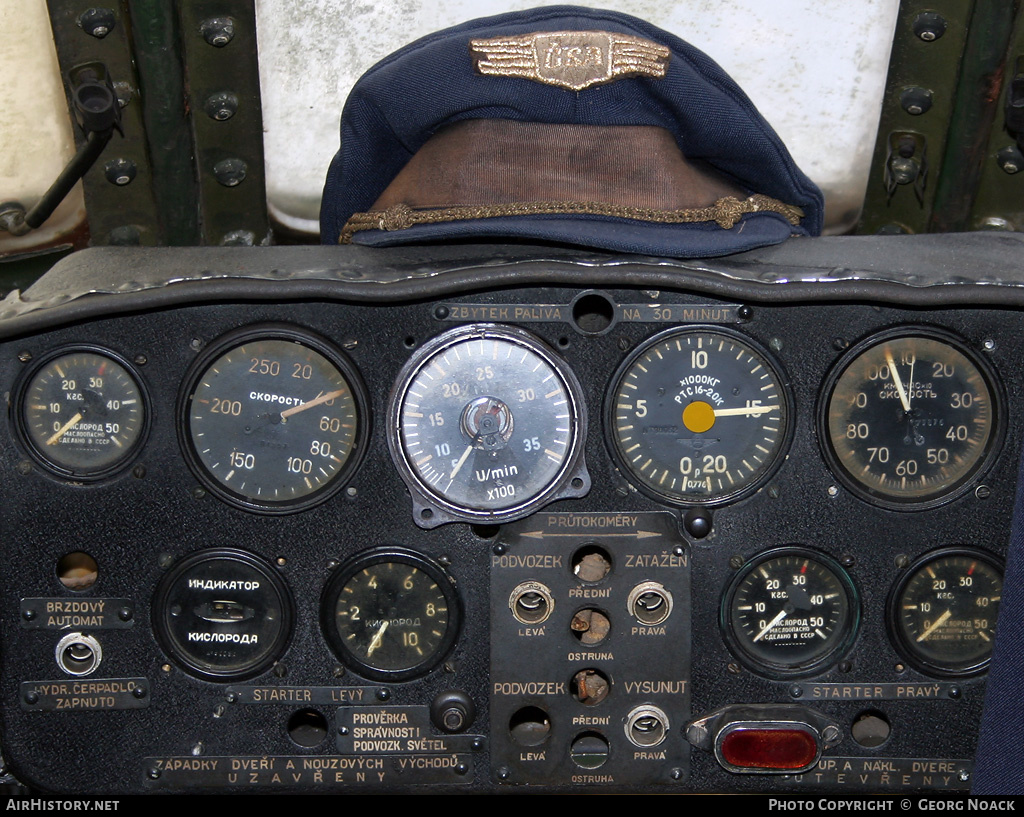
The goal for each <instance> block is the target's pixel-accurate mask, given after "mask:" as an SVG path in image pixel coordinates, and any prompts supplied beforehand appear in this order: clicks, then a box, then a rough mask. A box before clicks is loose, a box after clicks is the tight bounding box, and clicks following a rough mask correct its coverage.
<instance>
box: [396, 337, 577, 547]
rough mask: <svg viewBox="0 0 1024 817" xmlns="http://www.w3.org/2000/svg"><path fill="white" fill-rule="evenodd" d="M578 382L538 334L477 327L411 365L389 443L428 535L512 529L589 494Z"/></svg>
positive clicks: (423, 352)
mask: <svg viewBox="0 0 1024 817" xmlns="http://www.w3.org/2000/svg"><path fill="white" fill-rule="evenodd" d="M584 428H585V415H584V413H583V400H582V396H581V393H580V387H579V384H578V383H577V381H576V378H575V377H574V376H573V374H572V372H571V371H570V370H569V368H568V367H567V366H566V365H565V364H564V363H562V362H561V361H560V360H558V358H557V357H555V355H554V354H553V353H552V352H551V351H550V350H548V349H547V347H545V346H544V344H543V343H542V342H541V341H540V340H539V339H537V338H535V337H534V336H533V335H530V334H529V333H527V332H524V331H522V330H519V329H515V328H512V327H498V326H491V325H477V326H468V327H464V328H459V329H455V330H452V331H450V332H446V333H444V334H443V335H440V336H438V337H436V338H434V339H433V340H432V341H430V342H429V343H427V344H425V345H424V346H423V347H422V348H421V349H420V350H418V352H417V354H415V355H414V356H413V357H412V359H410V361H409V362H408V363H407V364H406V366H405V368H404V369H403V371H402V373H401V374H400V375H399V379H398V383H397V384H396V386H395V389H394V391H393V393H392V408H391V411H390V413H389V416H388V443H389V445H390V446H391V453H392V456H393V458H394V460H395V463H396V465H397V466H398V469H399V472H400V473H401V475H402V478H403V479H404V480H405V482H406V484H407V485H408V486H409V489H410V492H411V493H412V495H413V502H414V506H415V510H414V518H415V520H416V523H417V524H418V525H420V526H421V527H434V526H436V525H438V524H441V523H442V522H446V521H452V520H463V521H488V522H497V521H506V520H509V519H513V518H518V517H520V516H524V515H525V514H527V513H529V512H530V511H532V510H534V509H536V508H538V507H540V506H541V505H544V504H547V503H548V502H551V501H552V500H554V499H557V498H560V497H564V496H580V495H582V494H584V493H586V491H587V489H588V488H589V479H588V478H587V475H586V470H585V468H584V467H583V464H582V462H580V460H581V448H582V446H581V442H580V441H581V439H582V438H583V434H584Z"/></svg>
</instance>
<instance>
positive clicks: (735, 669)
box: [725, 664, 742, 675]
mask: <svg viewBox="0 0 1024 817" xmlns="http://www.w3.org/2000/svg"><path fill="white" fill-rule="evenodd" d="M725 668H726V669H727V670H729V672H730V673H732V674H733V675H739V674H740V673H741V672H742V670H741V669H740V665H739V664H726V667H725Z"/></svg>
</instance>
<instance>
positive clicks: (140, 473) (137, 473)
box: [132, 465, 146, 479]
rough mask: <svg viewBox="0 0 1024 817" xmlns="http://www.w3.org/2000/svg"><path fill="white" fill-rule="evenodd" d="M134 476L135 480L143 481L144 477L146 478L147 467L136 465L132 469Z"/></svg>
mask: <svg viewBox="0 0 1024 817" xmlns="http://www.w3.org/2000/svg"><path fill="white" fill-rule="evenodd" d="M132 476H133V477H135V479H142V478H143V477H144V476H146V466H145V465H136V466H135V467H134V468H133V469H132Z"/></svg>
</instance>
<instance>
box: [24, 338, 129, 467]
mask: <svg viewBox="0 0 1024 817" xmlns="http://www.w3.org/2000/svg"><path fill="white" fill-rule="evenodd" d="M16 401H17V406H18V409H17V412H16V414H15V418H16V423H15V425H16V427H17V429H18V431H19V433H20V435H21V437H22V439H23V440H24V442H25V444H26V447H27V449H28V451H29V453H30V454H31V455H32V457H33V459H35V460H36V461H37V462H39V463H40V464H41V465H43V466H44V467H45V468H46V469H47V470H49V471H52V472H53V473H55V474H58V475H59V476H63V477H68V478H73V479H84V480H89V479H98V478H100V477H103V476H106V475H107V474H110V473H112V472H114V471H117V470H118V469H120V468H123V467H124V466H125V465H126V464H127V463H128V462H129V461H130V460H131V459H132V458H133V457H134V455H135V454H136V452H137V451H138V449H139V447H140V446H141V444H142V441H143V439H144V437H145V432H146V428H147V423H148V419H149V418H148V414H147V412H146V399H145V395H144V393H143V390H142V386H141V385H140V383H139V380H138V378H137V377H136V376H135V374H134V373H133V372H132V370H131V368H130V367H129V366H128V364H127V363H126V362H125V361H124V360H122V359H121V358H119V357H117V356H116V355H114V354H113V353H111V352H108V351H101V350H98V349H92V348H87V347H86V348H75V349H63V350H60V351H58V352H55V353H53V354H51V355H48V356H46V357H44V358H43V359H42V360H41V361H40V362H39V364H38V365H37V366H36V367H35V368H33V369H32V370H31V371H30V372H29V374H28V376H27V378H26V379H25V380H24V381H23V382H22V383H21V385H20V386H19V388H18V393H17V397H16Z"/></svg>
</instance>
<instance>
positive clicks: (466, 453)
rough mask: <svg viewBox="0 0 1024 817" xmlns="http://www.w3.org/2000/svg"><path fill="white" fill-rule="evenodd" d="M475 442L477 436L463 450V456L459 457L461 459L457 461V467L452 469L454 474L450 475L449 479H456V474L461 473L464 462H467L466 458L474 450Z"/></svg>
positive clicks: (452, 480)
mask: <svg viewBox="0 0 1024 817" xmlns="http://www.w3.org/2000/svg"><path fill="white" fill-rule="evenodd" d="M475 444H476V437H474V438H473V442H471V443H470V444H469V445H467V446H466V450H465V451H463V452H462V456H461V457H459V461H458V462H457V463H455V469H454V470H453V471H452V475H451V476H450V477H448V480H449V481H451V482H454V481H455V475H456V474H458V473H459V470H460V469H461V468H462V465H463V463H465V462H466V458H467V457H468V456H469V452H470V451H472V450H473V447H474V445H475Z"/></svg>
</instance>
